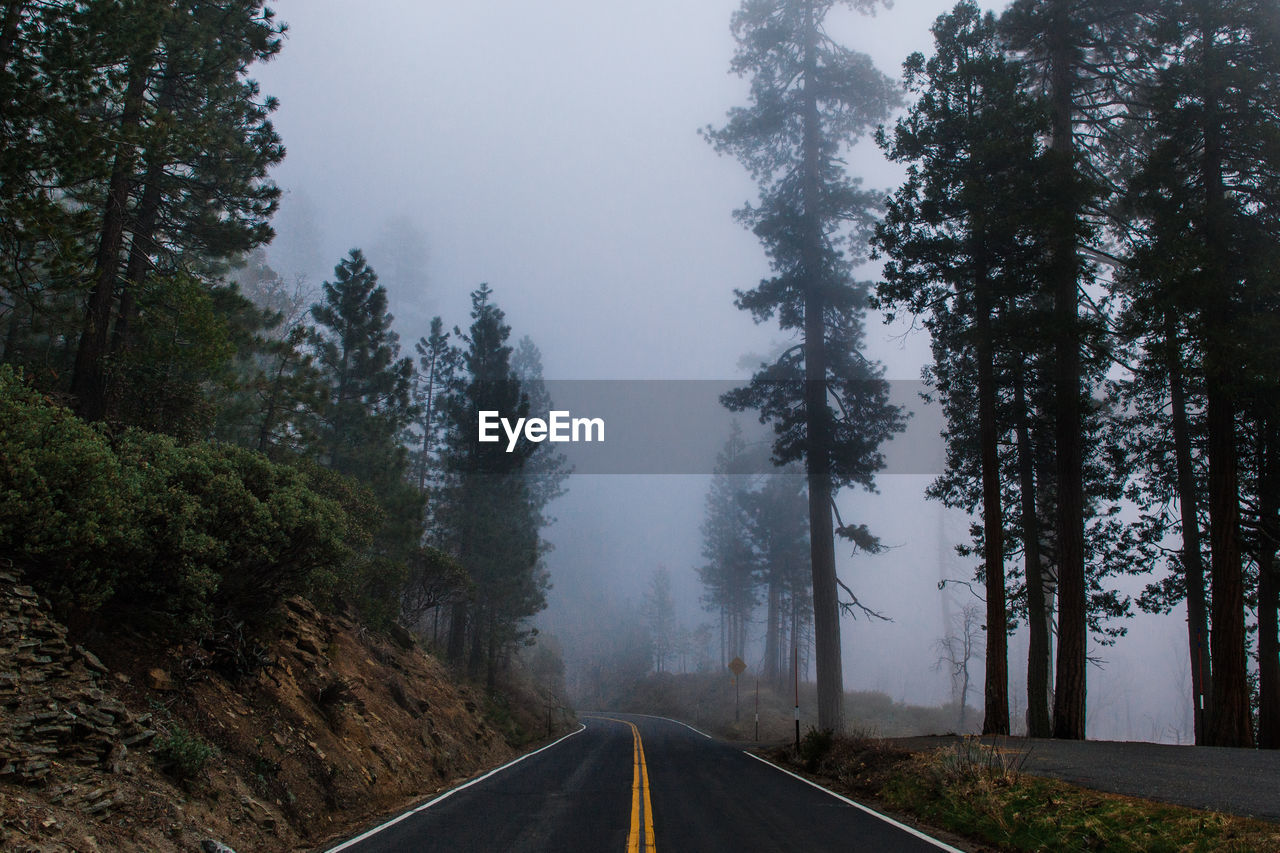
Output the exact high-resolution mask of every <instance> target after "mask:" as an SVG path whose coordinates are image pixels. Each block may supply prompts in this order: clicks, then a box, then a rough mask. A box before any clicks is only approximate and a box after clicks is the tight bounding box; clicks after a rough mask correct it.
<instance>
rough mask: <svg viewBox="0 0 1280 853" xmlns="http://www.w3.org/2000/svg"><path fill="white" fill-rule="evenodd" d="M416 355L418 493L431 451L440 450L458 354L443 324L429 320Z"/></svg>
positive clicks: (424, 486)
mask: <svg viewBox="0 0 1280 853" xmlns="http://www.w3.org/2000/svg"><path fill="white" fill-rule="evenodd" d="M414 349H415V350H416V351H417V353H418V372H417V374H416V375H415V377H414V401H415V403H416V404H417V406H418V423H417V428H418V431H419V432H420V433H421V437H422V443H421V445H420V446H419V448H418V450H417V459H416V460H415V462H414V479H415V480H416V482H417V484H418V490H419V491H421V492H425V491H426V490H427V475H428V472H430V470H431V469H432V463H433V460H432V455H431V454H432V452H433V451H435V450H436V449H438V448H439V446H440V440H441V434H442V433H443V431H444V429H445V428H446V426H447V423H448V421H447V419H446V414H447V413H446V411H445V407H444V406H443V405H441V401H442V400H443V399H444V396H445V394H447V393H448V391H449V388H450V387H452V385H453V382H454V381H455V377H456V373H457V369H458V363H459V362H460V361H461V358H462V356H461V354H460V353H459V352H458V351H457V349H455V348H454V346H453V345H452V344H450V343H449V333H448V332H446V331H445V330H444V321H443V320H442V319H440V318H439V317H432V318H431V332H430V334H428V335H427V336H425V337H422V338H419V339H418V342H417V343H416V344H414Z"/></svg>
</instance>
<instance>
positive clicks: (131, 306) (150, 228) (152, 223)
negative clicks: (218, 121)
mask: <svg viewBox="0 0 1280 853" xmlns="http://www.w3.org/2000/svg"><path fill="white" fill-rule="evenodd" d="M177 91H178V72H177V71H176V70H175V69H174V67H173V60H172V59H170V60H168V61H167V62H166V65H165V71H164V82H163V83H161V86H160V94H159V96H158V97H157V98H156V112H157V113H158V114H163V113H168V112H169V111H171V110H172V109H173V105H174V100H175V98H176V97H177ZM164 146H165V142H164V141H163V140H157V141H156V143H155V144H154V145H153V146H151V147H150V148H148V149H147V153H146V158H145V160H146V167H145V168H146V171H145V175H144V177H143V181H142V197H141V198H140V199H139V200H138V205H137V208H136V209H135V210H134V212H133V221H132V222H131V223H130V224H129V225H128V230H129V232H130V239H129V262H128V263H127V264H126V266H125V273H124V287H123V288H122V289H121V291H120V310H119V312H118V314H117V315H116V323H115V328H114V330H113V331H112V334H111V354H112V356H113V357H114V356H119V355H120V354H121V353H123V352H124V351H125V349H126V348H127V347H128V346H129V344H130V340H129V335H130V332H131V328H132V324H133V321H134V320H135V319H137V315H138V298H137V296H138V292H139V291H140V290H141V289H142V285H143V283H144V282H145V281H146V278H147V274H148V273H150V272H151V267H152V261H151V253H152V251H153V250H154V249H155V234H156V228H157V226H158V225H159V222H160V202H161V201H162V200H163V199H164V174H165V166H166V165H167V164H166V162H165V160H166V158H165V156H164Z"/></svg>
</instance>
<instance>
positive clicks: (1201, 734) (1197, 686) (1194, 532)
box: [1165, 311, 1213, 746]
mask: <svg viewBox="0 0 1280 853" xmlns="http://www.w3.org/2000/svg"><path fill="white" fill-rule="evenodd" d="M1165 365H1166V367H1167V369H1168V373H1169V403H1170V407H1171V410H1172V411H1171V422H1172V427H1173V452H1174V460H1175V465H1176V467H1177V478H1178V509H1179V511H1180V514H1181V520H1182V571H1183V585H1184V586H1185V587H1186V592H1187V643H1188V645H1189V646H1190V652H1191V702H1192V706H1191V707H1192V712H1191V713H1192V720H1193V721H1194V723H1193V725H1194V727H1195V737H1196V744H1197V745H1198V746H1203V745H1204V744H1205V743H1206V740H1205V731H1206V725H1205V723H1206V720H1207V719H1208V718H1209V717H1210V716H1212V713H1213V709H1212V705H1211V704H1207V702H1206V699H1207V697H1208V696H1210V695H1212V692H1213V691H1212V689H1211V685H1212V683H1213V676H1212V672H1213V670H1212V668H1211V667H1210V665H1209V608H1208V604H1207V603H1206V602H1205V597H1204V559H1203V556H1202V554H1201V550H1200V511H1199V506H1200V499H1199V495H1197V493H1196V492H1197V490H1196V475H1195V468H1194V467H1193V464H1192V458H1191V429H1190V426H1189V425H1188V422H1187V393H1186V388H1185V386H1184V379H1183V372H1182V357H1181V355H1180V348H1179V344H1178V331H1177V325H1176V321H1175V319H1174V316H1173V312H1172V311H1166V313H1165Z"/></svg>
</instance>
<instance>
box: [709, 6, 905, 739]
mask: <svg viewBox="0 0 1280 853" xmlns="http://www.w3.org/2000/svg"><path fill="white" fill-rule="evenodd" d="M837 5H843V6H849V7H853V8H860V9H864V10H869V9H870V8H872V4H871V3H869V2H863V1H862V0H857V2H853V1H852V0H850V1H849V2H843V3H837V2H835V0H744V2H743V4H742V6H741V7H740V8H739V10H738V11H737V12H736V13H735V14H734V17H733V22H732V29H733V34H734V37H735V39H736V40H737V44H738V48H737V52H736V53H735V55H734V59H733V63H732V65H731V68H732V70H733V71H734V72H735V73H737V74H739V75H743V76H746V75H750V77H751V95H750V105H749V106H747V107H740V108H736V109H734V110H731V111H730V113H729V117H728V121H727V123H726V124H725V126H724V127H722V128H720V129H718V130H712V129H708V130H707V131H706V136H707V138H708V139H709V140H710V141H711V142H712V143H713V144H714V145H715V146H716V148H717V150H719V151H721V152H723V153H731V154H733V155H734V156H736V157H737V158H738V159H739V160H740V161H741V162H742V164H743V165H744V166H745V167H746V168H747V170H748V171H749V172H750V173H751V174H752V177H753V178H755V180H756V181H757V183H758V185H759V190H760V201H759V204H758V205H755V206H752V205H748V206H747V207H745V208H744V209H742V210H740V211H739V212H738V214H737V215H738V218H739V220H740V221H741V222H743V223H744V224H745V225H747V226H748V227H750V228H751V229H752V230H753V231H754V233H755V234H756V236H757V237H759V238H760V240H761V242H762V243H763V244H764V246H765V251H766V254H768V256H769V259H770V263H771V266H772V268H773V272H774V276H773V277H772V278H770V279H766V280H765V281H763V282H761V283H760V285H759V286H758V287H756V288H755V289H753V290H750V291H744V292H738V295H737V304H738V307H739V308H742V309H743V310H746V311H750V312H751V313H752V315H753V316H754V317H755V319H756V320H757V321H759V322H764V321H766V320H769V319H771V318H773V317H774V316H775V315H776V316H777V319H778V322H779V325H780V327H781V328H782V329H784V330H788V331H793V332H796V333H798V334H799V335H800V337H801V340H802V343H801V344H800V345H798V346H797V347H795V348H793V349H792V350H788V351H787V353H785V354H784V355H783V356H782V357H781V358H780V359H779V360H778V361H777V362H775V363H774V364H771V365H767V366H764V367H763V368H762V369H761V370H760V371H759V372H758V373H757V374H756V376H755V377H754V378H753V380H752V383H751V385H750V386H748V387H746V388H742V389H739V390H738V391H736V392H733V393H731V394H729V395H727V396H726V398H725V402H726V404H727V405H729V406H730V408H733V409H736V410H742V409H745V408H754V409H758V410H759V411H760V413H761V415H762V417H763V418H764V419H765V420H767V421H770V422H772V423H773V424H774V428H775V430H776V432H777V435H778V439H777V441H776V443H775V447H774V451H775V457H776V459H777V461H778V462H780V463H786V462H791V461H798V460H801V459H803V460H804V462H805V465H806V469H807V476H808V479H809V506H810V510H809V519H810V549H811V567H812V572H813V600H814V632H815V639H816V643H817V671H818V724H819V726H820V727H821V728H823V729H831V730H839V729H841V728H842V727H843V718H844V714H843V707H842V701H843V689H844V687H843V671H842V667H841V663H840V600H839V596H838V588H837V587H838V581H837V578H836V568H835V540H834V536H835V533H836V532H837V531H836V529H835V523H834V520H833V517H832V516H833V511H834V503H833V500H834V496H835V494H836V492H837V491H838V490H839V489H840V488H842V487H845V486H849V485H852V484H855V483H856V484H859V485H862V486H863V487H865V488H871V487H872V485H873V483H874V474H875V471H876V470H878V469H879V468H880V466H881V464H882V461H881V457H880V455H879V453H878V448H879V445H880V443H881V442H882V441H884V440H885V439H886V438H887V437H888V436H890V435H892V434H893V432H894V431H895V430H897V429H900V428H901V417H900V415H899V413H898V411H897V410H896V409H894V408H893V407H891V406H889V405H888V402H887V400H888V388H887V385H886V384H885V383H884V382H883V380H882V379H881V370H880V369H879V367H878V366H876V365H875V364H873V363H871V362H869V361H868V360H867V359H866V358H865V357H864V356H863V355H862V353H861V348H862V341H863V317H864V313H865V310H866V306H867V294H866V286H865V285H863V284H858V283H856V282H855V281H854V279H853V275H852V271H853V268H854V266H856V264H857V263H858V262H860V261H861V260H863V259H864V245H865V241H866V239H867V238H868V237H869V236H870V231H871V228H872V227H873V225H874V220H875V215H876V211H877V208H878V206H879V197H878V196H877V194H875V193H873V192H870V191H867V190H864V189H862V188H861V187H860V185H859V183H858V182H857V181H855V180H853V179H851V178H850V177H848V175H847V174H846V173H845V169H844V161H843V159H842V157H843V154H844V151H845V149H846V148H847V147H848V146H850V145H851V144H853V143H854V142H856V141H857V140H858V139H859V138H860V137H862V136H863V135H864V134H865V133H866V132H867V130H868V129H869V128H870V127H871V126H872V125H874V124H875V123H876V122H878V121H882V120H884V119H885V118H887V116H888V112H889V110H890V108H892V107H893V106H894V105H895V104H896V103H897V101H898V95H897V92H896V91H895V88H894V86H893V83H892V81H890V80H889V79H888V78H887V77H885V76H884V75H883V74H881V73H880V72H879V71H878V70H876V68H875V66H874V65H873V64H872V62H871V60H870V59H869V58H868V57H866V56H865V55H862V54H859V53H855V52H853V51H850V50H848V49H846V48H844V47H842V46H840V45H838V44H836V43H835V42H834V41H833V40H832V39H831V38H830V37H829V36H828V35H827V33H826V30H825V28H824V22H825V20H826V17H827V15H828V13H829V12H830V11H831V10H832V9H833V8H834V7H835V6H837ZM833 402H834V405H835V406H836V407H837V408H838V410H839V411H838V412H837V411H834V410H833ZM841 528H842V530H841V532H843V533H844V534H845V535H847V536H848V537H850V538H852V539H854V540H855V542H856V543H857V544H858V545H860V546H874V540H873V538H872V537H870V536H869V535H868V534H866V531H865V528H864V527H862V526H859V525H853V526H845V525H841Z"/></svg>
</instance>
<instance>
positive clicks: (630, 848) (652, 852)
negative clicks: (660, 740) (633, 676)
mask: <svg viewBox="0 0 1280 853" xmlns="http://www.w3.org/2000/svg"><path fill="white" fill-rule="evenodd" d="M597 719H601V720H610V721H612V722H615V723H622V724H623V725H624V726H629V727H630V728H631V746H632V749H631V755H632V771H631V832H630V833H628V834H627V853H657V849H658V848H657V845H656V844H655V842H654V838H653V806H652V805H651V804H650V802H649V768H648V767H647V766H646V765H645V763H644V744H643V743H641V741H640V730H639V729H638V728H636V725H635V723H628V722H627V721H626V720H618V719H614V718H613V717H598V718H597Z"/></svg>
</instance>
